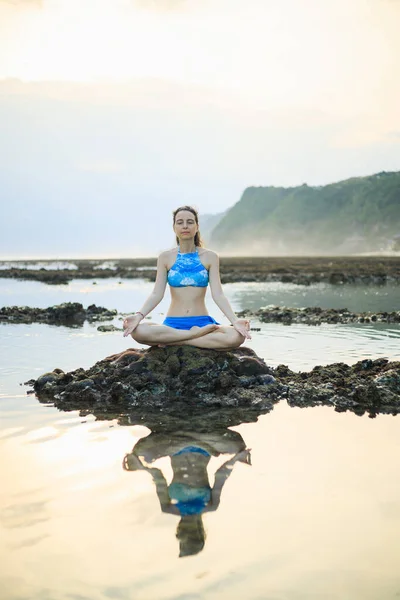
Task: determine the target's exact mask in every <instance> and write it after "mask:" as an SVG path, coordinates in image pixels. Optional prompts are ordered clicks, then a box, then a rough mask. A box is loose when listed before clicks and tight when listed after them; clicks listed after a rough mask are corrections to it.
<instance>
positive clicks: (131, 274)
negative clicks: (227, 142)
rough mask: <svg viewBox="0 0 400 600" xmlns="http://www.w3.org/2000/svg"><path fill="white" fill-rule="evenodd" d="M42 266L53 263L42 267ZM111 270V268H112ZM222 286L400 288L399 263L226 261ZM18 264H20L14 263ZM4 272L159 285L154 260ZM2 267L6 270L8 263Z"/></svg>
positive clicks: (390, 259)
mask: <svg viewBox="0 0 400 600" xmlns="http://www.w3.org/2000/svg"><path fill="white" fill-rule="evenodd" d="M41 262H42V263H43V264H46V263H47V264H49V265H51V263H53V262H54V261H41ZM109 263H110V264H112V267H110V266H109ZM220 263H221V264H220V270H221V281H222V283H237V282H276V281H279V282H282V283H294V284H297V285H310V284H313V283H328V284H333V285H342V284H355V285H357V284H364V285H385V284H388V283H395V284H399V283H400V257H397V256H383V257H382V256H347V257H346V256H345V257H338V256H333V257H260V256H256V257H221V261H220ZM13 264H18V261H14V262H13ZM25 265H28V263H27V262H26V261H24V262H22V261H21V267H20V266H13V267H12V268H2V269H0V278H1V277H3V278H8V279H20V280H31V281H39V282H42V283H47V284H51V285H60V284H67V283H69V282H70V281H72V280H74V279H93V280H97V279H108V278H118V279H137V278H143V279H146V280H148V281H154V279H155V268H156V259H155V258H136V259H118V260H112V259H110V260H104V261H103V260H72V261H71V265H73V266H74V267H75V268H73V269H66V268H63V269H51V268H49V269H46V268H44V267H43V268H40V269H34V268H31V267H34V266H35V262H34V261H31V264H29V268H26V266H25ZM0 266H3V267H7V263H6V262H5V261H3V262H0Z"/></svg>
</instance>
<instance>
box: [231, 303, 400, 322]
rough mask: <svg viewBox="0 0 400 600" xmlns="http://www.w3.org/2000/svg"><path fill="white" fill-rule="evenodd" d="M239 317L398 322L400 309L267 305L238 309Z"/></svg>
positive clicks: (284, 320)
mask: <svg viewBox="0 0 400 600" xmlns="http://www.w3.org/2000/svg"><path fill="white" fill-rule="evenodd" d="M237 315H238V316H239V317H242V318H243V317H250V318H251V317H255V318H257V319H258V320H260V321H261V322H262V323H282V324H283V325H292V324H294V323H296V324H303V325H322V324H323V323H326V324H332V325H336V324H338V323H341V324H348V323H366V324H368V323H400V311H399V310H398V311H390V312H389V311H375V312H361V313H356V312H353V311H349V310H348V309H347V308H321V307H319V306H310V307H306V308H288V307H285V306H268V307H264V308H259V309H258V310H256V311H252V310H250V309H244V310H241V311H238V313H237Z"/></svg>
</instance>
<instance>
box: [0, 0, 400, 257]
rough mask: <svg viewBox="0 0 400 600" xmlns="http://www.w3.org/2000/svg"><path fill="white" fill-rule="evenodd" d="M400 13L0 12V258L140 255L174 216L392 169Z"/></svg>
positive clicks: (200, 5)
mask: <svg viewBox="0 0 400 600" xmlns="http://www.w3.org/2000/svg"><path fill="white" fill-rule="evenodd" d="M399 17H400V2H397V1H392V0H354V1H353V2H351V3H349V2H348V1H344V0H326V1H325V2H323V3H321V2H320V1H317V0H303V1H300V0H282V1H281V2H279V3H277V2H272V1H269V0H248V1H247V2H243V1H239V0H229V1H228V0H201V1H200V0H193V1H190V0H187V1H185V0H153V1H151V0H136V1H131V0H113V1H111V0H48V1H46V0H43V1H39V0H37V1H33V0H31V1H30V0H20V1H18V0H9V1H4V0H0V128H1V132H2V134H1V136H0V154H1V157H2V159H1V166H0V185H1V189H2V198H3V205H4V208H3V210H2V212H3V213H4V214H5V219H2V231H1V243H0V251H1V254H2V256H3V257H18V256H21V257H22V256H23V257H27V256H42V257H45V256H49V257H51V256H78V255H86V256H88V255H89V256H100V255H101V256H119V255H132V254H155V253H156V252H157V251H159V250H161V249H163V248H164V247H165V246H169V245H171V244H172V243H173V236H172V234H171V230H170V218H171V211H172V209H173V208H174V207H176V206H177V205H179V204H186V203H194V204H195V205H196V206H197V207H198V208H199V210H200V213H207V214H209V213H218V212H221V211H223V210H226V209H227V208H229V207H230V206H232V205H233V204H235V203H236V202H237V201H238V200H239V199H240V196H241V194H242V192H243V190H244V189H245V188H246V187H248V186H251V185H276V186H292V185H300V184H302V183H303V182H307V183H308V184H309V185H321V184H326V183H329V182H332V181H338V180H340V179H345V178H348V177H353V176H361V175H367V174H370V173H374V172H379V171H382V170H387V171H390V170H398V169H399V164H400V161H399V156H400V152H399V150H400V113H399V110H398V106H399V105H400V80H399V78H398V77H397V73H398V72H399V68H400V41H399V37H398V22H399ZM149 224H151V226H150V227H149ZM3 229H4V231H3Z"/></svg>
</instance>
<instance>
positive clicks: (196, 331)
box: [158, 323, 219, 348]
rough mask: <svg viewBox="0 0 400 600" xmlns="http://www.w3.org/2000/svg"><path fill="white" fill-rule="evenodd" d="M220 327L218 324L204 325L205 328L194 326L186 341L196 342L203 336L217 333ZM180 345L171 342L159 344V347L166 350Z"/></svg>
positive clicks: (189, 331)
mask: <svg viewBox="0 0 400 600" xmlns="http://www.w3.org/2000/svg"><path fill="white" fill-rule="evenodd" d="M218 327H219V325H217V324H216V323H210V325H204V327H198V326H197V325H194V326H193V327H191V328H190V329H189V330H188V333H189V334H192V335H189V337H187V338H185V340H194V339H196V338H199V337H202V336H203V335H207V333H211V332H212V331H215V330H216V329H218ZM179 344H180V342H170V343H164V344H158V347H159V348H165V346H179Z"/></svg>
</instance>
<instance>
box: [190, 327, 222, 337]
mask: <svg viewBox="0 0 400 600" xmlns="http://www.w3.org/2000/svg"><path fill="white" fill-rule="evenodd" d="M218 327H219V325H217V324H216V323H211V324H210V325H204V327H197V325H195V326H194V327H191V328H190V329H189V331H190V333H193V335H191V336H190V337H189V338H188V339H189V340H194V339H195V338H198V337H201V336H202V335H206V334H207V333H211V332H212V331H215V330H216V329H218Z"/></svg>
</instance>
